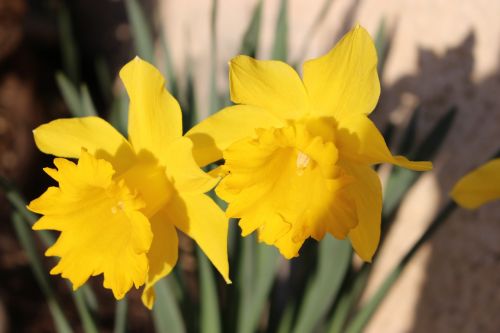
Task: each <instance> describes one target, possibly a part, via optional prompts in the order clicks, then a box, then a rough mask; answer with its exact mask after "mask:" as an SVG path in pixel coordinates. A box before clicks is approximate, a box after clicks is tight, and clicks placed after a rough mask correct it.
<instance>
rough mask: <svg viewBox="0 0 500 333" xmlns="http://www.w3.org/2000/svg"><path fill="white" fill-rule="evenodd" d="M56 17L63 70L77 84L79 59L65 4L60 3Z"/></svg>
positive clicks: (78, 79)
mask: <svg viewBox="0 0 500 333" xmlns="http://www.w3.org/2000/svg"><path fill="white" fill-rule="evenodd" d="M57 19H58V28H59V38H60V45H61V56H62V62H63V68H64V72H65V73H66V75H68V76H69V78H70V80H71V82H73V83H75V84H77V83H78V82H79V81H80V70H79V64H80V59H79V57H78V49H77V46H76V43H75V40H76V39H75V37H74V35H73V29H72V26H71V16H70V13H69V11H68V8H67V7H66V5H64V4H61V7H60V8H59V12H58V17H57Z"/></svg>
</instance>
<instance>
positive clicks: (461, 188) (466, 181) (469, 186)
mask: <svg viewBox="0 0 500 333" xmlns="http://www.w3.org/2000/svg"><path fill="white" fill-rule="evenodd" d="M451 197H452V198H453V200H455V201H456V202H457V203H458V204H459V205H460V206H463V207H465V208H468V209H475V208H478V207H479V206H481V205H484V204H485V203H488V202H490V201H493V200H496V199H500V158H497V159H494V160H492V161H489V162H488V163H486V164H484V165H482V166H480V167H479V168H477V169H475V170H473V171H472V172H470V173H468V174H466V175H465V176H464V177H463V178H462V179H460V180H459V181H458V183H457V184H456V185H455V186H454V187H453V190H452V191H451Z"/></svg>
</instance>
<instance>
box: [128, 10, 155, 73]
mask: <svg viewBox="0 0 500 333" xmlns="http://www.w3.org/2000/svg"><path fill="white" fill-rule="evenodd" d="M125 6H126V9H127V16H128V19H129V22H130V25H131V31H132V37H133V40H134V45H135V52H136V53H137V55H138V56H139V57H141V58H142V59H144V60H146V61H148V62H150V63H154V42H153V34H152V33H151V28H150V26H149V20H148V19H147V18H146V15H145V14H144V10H143V8H141V6H140V5H139V2H137V1H136V0H125Z"/></svg>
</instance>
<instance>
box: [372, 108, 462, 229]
mask: <svg viewBox="0 0 500 333" xmlns="http://www.w3.org/2000/svg"><path fill="white" fill-rule="evenodd" d="M415 112H416V113H414V116H413V117H412V119H411V120H410V123H409V125H408V128H407V130H406V133H405V134H404V135H403V142H402V144H401V147H400V150H401V151H402V152H404V151H406V150H410V147H411V146H412V144H413V140H412V138H413V137H414V133H415V132H416V129H415V126H416V122H417V115H418V109H417V110H416V111H415ZM455 115H456V109H455V108H451V109H450V110H449V111H448V112H447V113H446V114H445V115H444V116H443V117H442V118H441V119H440V120H439V121H438V122H437V124H436V125H435V126H434V127H433V128H432V129H431V131H430V132H429V134H428V135H427V137H426V138H425V140H424V141H423V142H422V144H421V145H420V146H419V147H418V148H416V149H413V152H412V153H410V154H408V157H409V159H411V160H417V161H428V160H432V159H433V158H434V155H435V154H436V152H437V151H438V149H439V148H440V147H441V145H442V144H443V142H444V139H445V138H446V135H447V134H448V132H449V130H450V128H451V126H452V124H453V120H454V119H455ZM421 175H422V173H421V172H415V171H412V170H407V169H403V168H394V169H393V170H392V172H391V175H390V176H389V179H388V180H387V184H386V187H385V193H384V206H383V210H382V216H383V219H384V221H387V220H389V219H390V218H391V216H393V215H394V214H395V212H396V210H397V208H398V207H399V205H400V204H401V201H402V199H403V197H404V195H405V194H406V193H407V192H408V190H409V189H410V187H411V186H412V185H413V184H414V183H415V181H416V180H417V179H418V177H420V176H421Z"/></svg>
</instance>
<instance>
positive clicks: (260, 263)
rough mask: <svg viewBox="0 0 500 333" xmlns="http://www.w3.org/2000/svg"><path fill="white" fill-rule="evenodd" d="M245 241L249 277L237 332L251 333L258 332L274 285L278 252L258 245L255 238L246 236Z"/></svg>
mask: <svg viewBox="0 0 500 333" xmlns="http://www.w3.org/2000/svg"><path fill="white" fill-rule="evenodd" d="M247 239H248V240H247ZM245 241H246V243H244V247H243V251H244V254H243V258H244V260H246V267H244V268H243V269H244V272H243V273H242V274H246V275H245V278H244V282H243V283H245V286H242V290H243V294H242V295H241V297H242V298H241V299H240V309H239V313H238V332H240V333H251V332H254V331H255V330H256V329H257V325H258V324H259V320H260V318H261V316H262V311H263V310H264V305H265V304H266V301H267V299H268V296H269V292H270V291H271V287H272V286H273V282H274V280H275V277H276V273H277V270H278V267H279V265H278V259H279V252H278V250H277V249H276V248H274V247H271V246H267V245H264V244H255V237H247V238H246V239H245ZM250 242H251V243H250ZM250 251H251V252H250ZM255 252H257V255H256V256H255ZM241 278H243V277H241ZM240 281H241V280H240Z"/></svg>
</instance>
